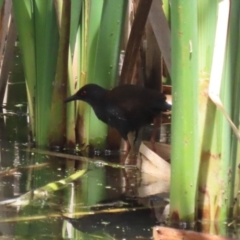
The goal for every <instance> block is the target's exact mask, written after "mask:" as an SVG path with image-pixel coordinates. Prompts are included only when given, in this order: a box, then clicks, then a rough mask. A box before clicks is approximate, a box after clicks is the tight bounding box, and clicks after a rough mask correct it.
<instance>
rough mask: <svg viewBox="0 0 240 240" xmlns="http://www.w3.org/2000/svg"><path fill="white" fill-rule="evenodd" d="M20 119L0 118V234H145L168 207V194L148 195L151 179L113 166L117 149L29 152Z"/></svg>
mask: <svg viewBox="0 0 240 240" xmlns="http://www.w3.org/2000/svg"><path fill="white" fill-rule="evenodd" d="M24 111H25V110H24ZM4 118H7V119H4ZM26 118H27V116H26V114H23V112H21V111H19V112H17V113H16V114H15V113H14V114H13V113H11V114H9V112H8V111H7V112H5V114H3V115H1V117H0V121H1V136H0V137H1V140H0V170H1V171H0V178H1V181H0V183H1V185H0V186H1V187H0V232H1V238H0V239H99V238H100V239H136V238H137V239H150V238H151V236H152V227H153V226H155V225H157V224H158V223H159V222H162V221H163V220H164V219H163V216H162V212H163V210H164V208H165V206H166V205H167V204H168V201H167V198H168V193H166V192H165V193H158V194H155V193H154V194H151V192H149V186H151V184H153V183H156V182H157V181H158V179H157V178H156V177H153V176H150V175H149V176H146V174H144V176H143V174H142V173H141V172H140V171H139V170H138V169H137V168H136V167H132V166H129V167H125V166H122V165H119V157H122V156H121V154H120V153H119V152H116V151H115V152H112V151H110V150H104V151H102V152H101V151H100V152H99V151H98V152H96V156H95V157H94V158H91V159H90V158H86V157H83V156H77V155H71V154H68V153H66V152H62V153H60V152H55V151H49V150H48V149H32V148H30V147H29V146H28V143H27V140H28V136H27V133H28V124H27V119H26ZM97 155H99V156H97ZM78 171H80V172H78ZM76 172H77V173H80V175H79V176H77V177H76ZM69 177H70V178H69ZM71 177H72V179H71ZM75 178H76V179H75ZM63 180H64V181H63ZM145 189H147V191H145Z"/></svg>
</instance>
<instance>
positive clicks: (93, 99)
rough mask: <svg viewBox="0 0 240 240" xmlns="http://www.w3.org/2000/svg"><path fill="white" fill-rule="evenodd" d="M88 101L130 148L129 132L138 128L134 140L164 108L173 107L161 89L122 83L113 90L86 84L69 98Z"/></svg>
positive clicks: (67, 100) (70, 99) (165, 109)
mask: <svg viewBox="0 0 240 240" xmlns="http://www.w3.org/2000/svg"><path fill="white" fill-rule="evenodd" d="M74 100H81V101H84V102H87V103H88V104H89V105H90V106H91V107H92V108H93V110H94V112H95V114H96V115H97V117H98V119H100V120H101V121H103V122H104V123H106V124H108V125H109V126H111V127H113V128H116V129H117V130H118V131H119V133H120V134H121V136H122V138H123V139H124V140H125V141H126V142H127V149H128V150H129V149H130V144H129V141H128V137H127V135H128V133H129V132H135V133H136V134H135V140H136V138H137V134H138V131H139V130H140V128H141V127H143V126H145V125H147V124H150V123H152V122H153V121H154V119H155V118H156V117H157V116H159V114H160V113H161V112H165V111H169V110H171V105H170V104H168V103H167V102H166V96H165V95H164V94H162V93H160V92H159V91H156V90H151V89H147V88H144V87H140V86H136V85H120V86H117V87H115V88H113V89H111V90H107V89H104V88H102V87H100V86H98V85H97V84H87V85H85V86H83V87H82V88H81V89H80V90H79V91H77V92H76V94H74V95H73V96H71V97H69V98H67V99H66V100H65V103H66V102H70V101H74Z"/></svg>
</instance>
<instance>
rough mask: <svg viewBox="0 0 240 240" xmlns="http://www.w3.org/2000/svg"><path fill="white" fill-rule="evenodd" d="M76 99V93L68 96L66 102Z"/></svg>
mask: <svg viewBox="0 0 240 240" xmlns="http://www.w3.org/2000/svg"><path fill="white" fill-rule="evenodd" d="M75 100H77V96H76V94H74V95H72V96H71V97H68V98H67V99H65V100H64V103H68V102H71V101H75Z"/></svg>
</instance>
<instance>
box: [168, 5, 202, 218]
mask: <svg viewBox="0 0 240 240" xmlns="http://www.w3.org/2000/svg"><path fill="white" fill-rule="evenodd" d="M171 10H172V12H171V23H172V87H173V89H172V97H173V111H172V157H171V166H172V170H171V171H172V174H171V193H170V209H171V219H172V220H179V219H181V220H193V219H194V216H195V199H196V188H197V173H198V165H199V157H198V130H197V126H198V117H197V106H198V99H197V90H198V84H197V83H198V81H197V80H198V74H197V69H198V60H197V59H198V49H197V44H198V41H197V36H198V34H197V2H196V1H194V0H193V1H188V2H186V1H184V0H176V1H173V2H172V9H171Z"/></svg>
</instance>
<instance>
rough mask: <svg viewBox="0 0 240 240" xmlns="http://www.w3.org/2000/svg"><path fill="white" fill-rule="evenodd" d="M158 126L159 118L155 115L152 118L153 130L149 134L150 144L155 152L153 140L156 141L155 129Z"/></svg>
mask: <svg viewBox="0 0 240 240" xmlns="http://www.w3.org/2000/svg"><path fill="white" fill-rule="evenodd" d="M159 126H160V119H159V118H158V117H155V118H154V120H153V132H152V136H151V144H152V150H153V151H154V152H156V148H155V142H156V135H157V129H158V128H159Z"/></svg>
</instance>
